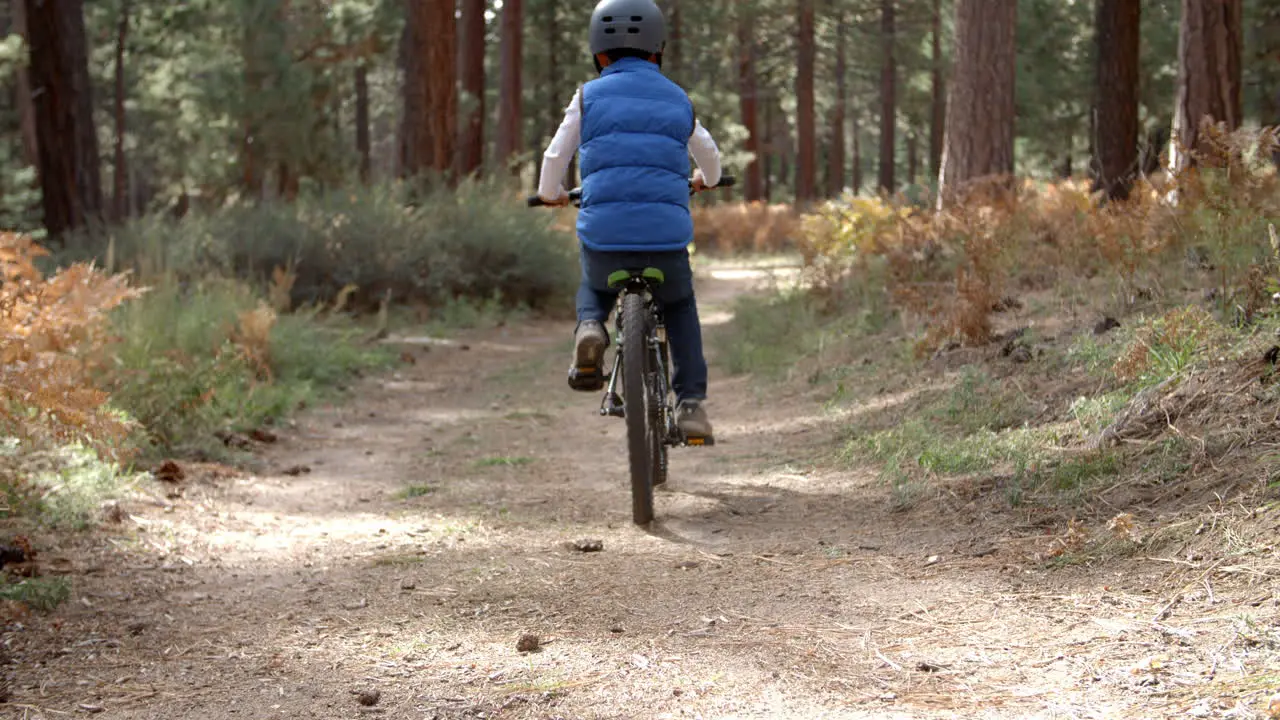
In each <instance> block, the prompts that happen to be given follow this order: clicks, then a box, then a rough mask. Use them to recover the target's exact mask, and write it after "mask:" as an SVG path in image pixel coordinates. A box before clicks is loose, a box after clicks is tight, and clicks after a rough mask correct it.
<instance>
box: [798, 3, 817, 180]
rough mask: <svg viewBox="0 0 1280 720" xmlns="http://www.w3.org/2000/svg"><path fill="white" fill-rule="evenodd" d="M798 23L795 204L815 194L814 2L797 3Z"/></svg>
mask: <svg viewBox="0 0 1280 720" xmlns="http://www.w3.org/2000/svg"><path fill="white" fill-rule="evenodd" d="M796 11H797V16H798V20H799V23H798V24H799V38H798V44H797V48H798V55H799V57H798V62H797V66H798V67H797V69H798V76H797V78H796V96H797V101H798V107H797V111H796V124H797V125H798V127H797V128H796V135H797V139H798V144H799V148H798V150H799V154H798V156H797V157H796V203H797V204H800V205H805V204H807V203H809V202H812V201H813V200H814V197H815V193H814V189H815V188H814V161H815V157H814V156H815V154H816V148H815V137H814V134H815V132H814V130H815V127H814V126H815V117H814V113H815V111H814V87H813V84H814V77H813V75H814V62H815V50H814V37H813V33H814V11H813V0H797V7H796Z"/></svg>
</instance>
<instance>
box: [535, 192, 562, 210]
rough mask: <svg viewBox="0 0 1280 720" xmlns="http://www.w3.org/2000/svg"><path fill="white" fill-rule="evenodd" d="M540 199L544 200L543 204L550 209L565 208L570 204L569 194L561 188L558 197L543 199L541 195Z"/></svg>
mask: <svg viewBox="0 0 1280 720" xmlns="http://www.w3.org/2000/svg"><path fill="white" fill-rule="evenodd" d="M538 197H539V199H540V200H542V202H543V204H545V205H547V206H548V207H565V206H566V205H568V204H569V193H567V192H565V191H564V188H560V193H559V194H558V195H556V196H555V197H554V198H546V197H542V196H541V195H539V196H538Z"/></svg>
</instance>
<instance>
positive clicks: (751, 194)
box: [738, 8, 764, 202]
mask: <svg viewBox="0 0 1280 720" xmlns="http://www.w3.org/2000/svg"><path fill="white" fill-rule="evenodd" d="M753 23H754V17H753V16H752V14H751V13H750V12H748V11H747V10H746V9H745V8H744V9H742V10H740V11H739V17H738V102H739V105H740V107H741V111H742V125H743V127H745V128H746V129H747V138H746V141H745V143H744V147H743V149H744V150H746V151H747V152H748V153H751V160H750V161H749V162H748V163H747V167H746V178H745V180H746V182H745V184H744V186H743V195H744V197H745V198H746V201H747V202H755V201H757V200H760V199H761V198H762V197H763V196H764V187H763V183H762V178H761V168H762V166H763V162H762V161H763V158H762V157H761V147H760V127H759V120H760V103H759V80H758V78H757V76H756V51H755V41H754V37H753V36H754V33H753V32H752V28H753Z"/></svg>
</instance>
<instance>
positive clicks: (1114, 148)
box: [1068, 0, 1142, 200]
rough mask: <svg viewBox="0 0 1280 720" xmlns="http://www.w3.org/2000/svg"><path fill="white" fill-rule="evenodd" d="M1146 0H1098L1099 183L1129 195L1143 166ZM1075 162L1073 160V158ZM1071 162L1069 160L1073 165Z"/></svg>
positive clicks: (1119, 196) (1110, 192) (1115, 196)
mask: <svg viewBox="0 0 1280 720" xmlns="http://www.w3.org/2000/svg"><path fill="white" fill-rule="evenodd" d="M1141 19H1142V0H1098V5H1097V24H1096V28H1097V53H1098V56H1097V101H1096V102H1097V106H1098V127H1099V129H1100V130H1101V133H1099V135H1098V139H1097V152H1098V157H1097V160H1096V167H1097V169H1098V177H1097V178H1096V184H1095V189H1099V190H1105V191H1106V193H1107V196H1108V197H1109V198H1111V199H1112V200H1123V199H1125V198H1127V197H1128V196H1129V189H1130V188H1131V187H1132V185H1133V180H1134V177H1135V174H1136V173H1137V171H1138V77H1139V67H1140V65H1139V49H1140V40H1141ZM1068 162H1069V161H1068ZM1068 167H1069V165H1068Z"/></svg>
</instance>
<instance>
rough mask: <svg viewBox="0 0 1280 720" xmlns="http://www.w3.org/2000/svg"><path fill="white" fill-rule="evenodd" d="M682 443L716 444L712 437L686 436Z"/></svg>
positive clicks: (701, 445)
mask: <svg viewBox="0 0 1280 720" xmlns="http://www.w3.org/2000/svg"><path fill="white" fill-rule="evenodd" d="M684 444H685V446H687V447H710V446H712V445H715V444H716V439H715V438H714V437H686V438H685V439H684Z"/></svg>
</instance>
